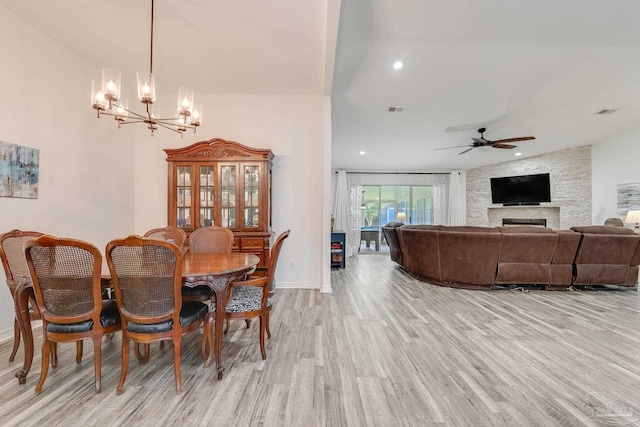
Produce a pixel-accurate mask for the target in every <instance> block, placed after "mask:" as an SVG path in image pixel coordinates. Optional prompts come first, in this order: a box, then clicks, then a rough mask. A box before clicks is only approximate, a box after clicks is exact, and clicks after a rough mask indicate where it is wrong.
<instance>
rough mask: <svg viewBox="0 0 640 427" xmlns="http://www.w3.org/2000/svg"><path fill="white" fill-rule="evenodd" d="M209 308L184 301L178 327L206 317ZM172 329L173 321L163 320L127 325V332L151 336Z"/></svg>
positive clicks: (201, 304)
mask: <svg viewBox="0 0 640 427" xmlns="http://www.w3.org/2000/svg"><path fill="white" fill-rule="evenodd" d="M208 310H209V307H207V305H206V304H203V303H201V302H199V301H184V302H183V303H182V309H181V310H180V325H181V326H183V327H184V326H189V325H191V324H192V323H194V322H196V321H197V320H199V319H201V318H202V317H204V316H206V315H207V312H208ZM172 327H173V320H172V319H169V320H165V321H164V322H158V323H151V324H148V325H146V324H142V323H135V322H129V323H127V331H129V332H136V333H140V334H153V333H157V332H168V331H170V330H171V328H172Z"/></svg>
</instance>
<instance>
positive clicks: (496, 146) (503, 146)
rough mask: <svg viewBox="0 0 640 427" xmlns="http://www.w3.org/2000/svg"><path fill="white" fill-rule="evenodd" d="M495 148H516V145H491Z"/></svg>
mask: <svg viewBox="0 0 640 427" xmlns="http://www.w3.org/2000/svg"><path fill="white" fill-rule="evenodd" d="M491 146H492V147H493V148H509V149H511V148H516V146H515V145H509V144H493V145H491Z"/></svg>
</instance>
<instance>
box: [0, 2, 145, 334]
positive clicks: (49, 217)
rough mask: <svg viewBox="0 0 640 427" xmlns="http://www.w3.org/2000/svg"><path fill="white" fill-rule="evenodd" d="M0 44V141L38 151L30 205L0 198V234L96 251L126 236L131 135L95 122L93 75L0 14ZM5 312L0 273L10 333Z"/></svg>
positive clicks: (0, 305) (0, 319)
mask: <svg viewBox="0 0 640 427" xmlns="http://www.w3.org/2000/svg"><path fill="white" fill-rule="evenodd" d="M0 39H1V40H3V42H2V43H0V57H1V58H3V60H2V66H1V67H0V93H1V94H2V96H1V97H0V140H2V141H5V142H10V143H14V144H19V145H25V146H28V147H33V148H37V149H39V150H40V177H39V188H38V198H37V199H16V198H8V197H0V212H2V214H1V215H0V233H3V232H6V231H10V230H12V229H15V228H18V229H22V230H34V231H40V232H44V233H49V234H54V235H58V236H65V237H74V238H77V239H81V240H86V241H89V242H91V243H93V244H94V245H96V246H97V247H98V249H100V251H101V252H104V248H105V246H106V244H107V242H108V241H109V240H111V239H113V238H116V237H122V236H124V235H126V234H129V233H130V232H131V231H132V229H133V184H132V183H133V160H132V155H133V150H132V147H133V133H132V132H128V130H120V131H119V130H118V129H117V126H116V125H115V124H114V122H113V119H112V118H106V117H105V118H102V119H100V120H98V119H96V112H95V110H93V109H92V108H91V105H90V103H89V100H90V98H91V95H90V92H91V80H92V78H96V77H97V76H98V75H99V73H100V70H99V69H96V68H94V67H92V66H90V65H89V64H87V63H86V62H84V61H83V60H81V59H79V58H78V57H77V56H75V55H74V54H72V53H71V52H70V51H68V50H67V49H65V48H63V47H62V46H61V45H59V44H57V43H56V42H54V41H53V40H52V39H50V38H48V37H46V36H44V35H43V34H42V33H40V32H39V31H38V30H37V29H35V28H33V27H31V26H30V25H28V24H26V23H25V22H24V21H22V20H21V19H20V18H18V17H16V16H15V15H14V14H13V13H11V12H10V11H8V10H6V9H5V8H3V7H0ZM109 119H110V120H109ZM107 271H108V269H107V267H106V263H103V272H105V273H106V272H107ZM13 313H14V311H13V303H12V300H11V296H10V294H9V290H8V288H7V286H5V277H4V274H3V273H0V331H4V332H6V331H9V330H11V331H12V330H13Z"/></svg>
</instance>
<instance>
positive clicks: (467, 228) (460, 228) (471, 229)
mask: <svg viewBox="0 0 640 427" xmlns="http://www.w3.org/2000/svg"><path fill="white" fill-rule="evenodd" d="M440 231H457V232H463V233H500V231H498V229H497V228H495V227H476V226H473V225H442V226H440Z"/></svg>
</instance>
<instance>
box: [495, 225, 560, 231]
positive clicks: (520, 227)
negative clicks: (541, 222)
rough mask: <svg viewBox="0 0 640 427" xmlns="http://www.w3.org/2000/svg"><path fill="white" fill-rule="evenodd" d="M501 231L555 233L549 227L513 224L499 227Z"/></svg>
mask: <svg viewBox="0 0 640 427" xmlns="http://www.w3.org/2000/svg"><path fill="white" fill-rule="evenodd" d="M497 228H498V230H499V231H500V232H501V233H553V230H552V229H550V228H547V227H536V226H533V225H511V226H508V227H497Z"/></svg>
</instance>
